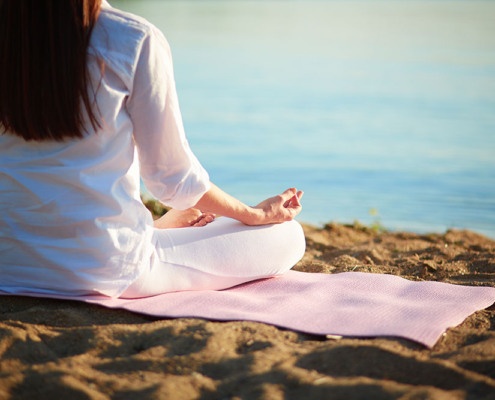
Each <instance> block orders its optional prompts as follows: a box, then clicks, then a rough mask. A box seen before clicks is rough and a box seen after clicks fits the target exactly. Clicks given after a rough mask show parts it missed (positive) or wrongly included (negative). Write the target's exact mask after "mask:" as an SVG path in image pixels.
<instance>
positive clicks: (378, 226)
mask: <svg viewBox="0 0 495 400" xmlns="http://www.w3.org/2000/svg"><path fill="white" fill-rule="evenodd" d="M369 214H370V215H371V216H372V217H375V220H374V221H373V222H372V223H371V224H370V229H371V230H372V231H373V232H375V233H384V232H386V231H387V229H386V228H385V227H384V226H383V225H382V223H381V222H380V217H379V212H378V210H377V209H376V208H374V207H372V208H370V210H369Z"/></svg>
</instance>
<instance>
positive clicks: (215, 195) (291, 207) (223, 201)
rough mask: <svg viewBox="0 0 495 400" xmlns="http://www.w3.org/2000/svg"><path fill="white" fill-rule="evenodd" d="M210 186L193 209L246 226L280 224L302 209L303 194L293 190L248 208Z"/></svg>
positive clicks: (215, 187) (214, 186)
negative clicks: (236, 221)
mask: <svg viewBox="0 0 495 400" xmlns="http://www.w3.org/2000/svg"><path fill="white" fill-rule="evenodd" d="M210 185H211V187H210V190H208V192H206V193H205V194H204V195H203V197H201V199H200V200H199V201H198V202H197V203H196V205H195V206H194V208H197V209H199V210H203V211H206V212H209V213H212V214H213V213H214V214H218V215H223V216H224V217H228V218H233V219H236V220H238V221H241V222H243V223H245V224H246V225H266V224H280V223H282V222H285V221H290V220H291V219H293V218H294V217H295V216H296V215H297V214H299V212H300V211H301V209H302V207H301V203H300V202H299V200H301V197H302V195H303V192H302V191H299V192H298V191H297V190H296V189H294V188H291V189H287V190H286V191H285V192H283V193H282V194H279V195H278V196H275V197H270V198H269V199H266V200H265V201H262V202H261V203H260V204H258V205H257V206H255V207H249V206H247V205H246V204H244V203H243V202H241V201H239V200H237V199H236V198H234V197H232V196H230V195H229V194H227V193H225V192H224V191H223V190H221V189H220V188H219V187H217V186H216V185H214V184H213V183H211V182H210ZM165 216H167V214H165Z"/></svg>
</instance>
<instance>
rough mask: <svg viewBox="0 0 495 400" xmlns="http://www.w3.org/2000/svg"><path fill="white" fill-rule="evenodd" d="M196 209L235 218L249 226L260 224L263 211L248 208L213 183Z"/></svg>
mask: <svg viewBox="0 0 495 400" xmlns="http://www.w3.org/2000/svg"><path fill="white" fill-rule="evenodd" d="M194 208H198V209H200V210H201V211H203V212H210V213H214V214H220V215H223V216H224V217H229V218H233V219H236V220H238V221H241V222H243V223H245V224H247V225H256V224H258V222H259V220H260V217H261V210H259V209H256V208H253V207H249V206H247V205H246V204H244V203H243V202H241V201H239V200H237V199H236V198H234V197H232V196H230V195H229V194H228V193H225V192H224V191H223V190H222V189H220V188H219V187H218V186H216V185H214V184H213V183H212V184H211V188H210V190H209V191H208V192H206V193H205V194H204V195H203V197H202V198H201V199H200V200H199V201H198V203H197V204H196V205H195V206H194Z"/></svg>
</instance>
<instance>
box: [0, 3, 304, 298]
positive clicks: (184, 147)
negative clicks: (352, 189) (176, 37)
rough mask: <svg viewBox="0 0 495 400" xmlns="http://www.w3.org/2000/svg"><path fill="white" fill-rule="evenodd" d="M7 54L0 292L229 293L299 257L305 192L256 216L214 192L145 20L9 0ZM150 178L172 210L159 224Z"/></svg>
mask: <svg viewBox="0 0 495 400" xmlns="http://www.w3.org/2000/svg"><path fill="white" fill-rule="evenodd" d="M0 54H1V57H2V59H1V62H0V129H1V130H0V133H1V135H0V290H3V291H7V292H10V293H23V292H39V293H52V294H62V295H63V294H70V295H84V294H94V293H100V294H104V295H107V296H112V297H119V296H120V297H126V298H129V297H131V298H132V297H144V296H151V295H156V294H160V293H166V292H170V291H177V290H199V289H223V288H227V287H231V286H234V285H237V284H240V283H243V282H247V281H250V280H253V279H258V278H264V277H269V276H276V275H280V274H283V273H285V272H286V271H287V270H289V269H290V268H291V267H292V266H293V265H294V264H295V263H296V262H297V261H298V260H299V259H300V258H301V257H302V255H303V253H304V235H303V233H302V229H301V227H300V225H299V224H298V223H297V222H295V221H293V220H292V219H293V218H294V216H295V215H297V214H298V213H299V211H300V210H301V205H300V202H299V200H300V199H301V196H302V192H297V191H296V190H295V189H288V190H287V191H285V192H284V193H282V194H281V195H279V196H275V197H272V198H269V199H267V200H265V201H263V202H261V203H260V204H258V205H257V206H256V207H248V206H246V205H245V204H243V203H242V202H240V201H238V200H236V199H235V198H233V197H231V196H229V195H227V194H226V193H224V192H223V191H221V190H220V189H219V188H218V187H216V186H215V185H213V184H212V183H210V181H209V177H208V174H207V173H206V171H205V170H204V169H203V167H202V166H201V165H200V163H199V162H198V160H197V159H196V157H195V156H194V155H193V153H192V152H191V150H190V148H189V145H188V143H187V140H186V138H185V135H184V130H183V125H182V120H181V115H180V111H179V105H178V100H177V95H176V90H175V83H174V78H173V70H172V59H171V55H170V50H169V46H168V44H167V42H166V40H165V38H164V37H163V35H162V34H161V32H160V31H158V30H157V29H156V28H155V27H154V26H152V25H151V24H150V23H149V22H147V21H145V20H143V19H141V18H139V17H136V16H134V15H131V14H127V13H124V12H122V11H119V10H116V9H114V8H112V7H110V5H109V4H108V3H107V2H106V1H103V2H102V1H101V0H64V1H61V2H53V1H52V0H36V1H35V0H16V1H5V0H3V1H0ZM140 175H141V177H142V179H143V181H144V183H145V185H146V187H147V188H148V190H149V191H150V192H151V193H152V194H153V195H154V196H155V197H156V198H157V199H158V200H160V201H161V202H162V203H163V204H165V205H168V206H170V207H173V210H171V211H170V212H169V213H167V214H166V215H165V216H164V217H162V218H161V219H159V220H158V221H156V222H155V223H153V221H152V218H151V215H150V213H149V212H148V211H147V210H146V209H145V207H144V206H143V204H142V202H141V200H140V193H139V189H140V181H139V176H140ZM214 214H220V215H223V217H222V218H218V219H215V220H214ZM205 225H206V226H205ZM174 228H184V229H174Z"/></svg>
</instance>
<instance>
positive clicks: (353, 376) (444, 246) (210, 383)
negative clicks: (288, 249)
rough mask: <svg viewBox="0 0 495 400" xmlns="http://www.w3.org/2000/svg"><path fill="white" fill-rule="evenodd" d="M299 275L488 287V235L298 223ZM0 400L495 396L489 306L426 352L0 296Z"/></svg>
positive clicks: (408, 345) (391, 343)
mask: <svg viewBox="0 0 495 400" xmlns="http://www.w3.org/2000/svg"><path fill="white" fill-rule="evenodd" d="M305 231H306V237H307V241H308V250H307V252H306V255H305V257H304V259H303V260H302V261H301V262H300V263H299V264H298V265H297V266H296V267H295V269H297V270H299V271H307V272H324V273H338V272H343V271H363V272H374V273H390V274H397V275H400V276H402V277H405V278H407V279H412V280H422V279H428V280H440V281H444V282H450V283H456V284H469V285H489V286H495V241H493V240H490V239H487V238H485V237H483V236H480V235H477V234H474V233H472V232H469V231H449V232H447V233H446V234H444V235H416V234H412V233H395V234H390V233H382V234H378V233H376V232H374V231H372V230H369V229H366V228H363V227H360V226H354V227H349V226H342V225H334V224H330V225H328V226H327V227H325V229H321V230H320V229H316V228H313V227H309V226H306V227H305ZM0 355H1V359H0V399H4V398H5V399H9V398H15V399H24V398H26V399H28V398H29V399H31V398H44V399H52V398H53V399H70V400H77V399H109V398H111V399H158V398H160V399H161V398H172V399H193V398H194V399H196V398H199V399H222V398H227V399H232V398H241V399H259V398H261V399H282V398H287V399H348V398H355V399H356V398H357V399H389V398H390V399H395V398H403V399H426V398H432V399H457V398H459V399H462V398H473V399H478V398H480V399H481V398H486V399H489V398H495V307H492V308H491V309H488V310H484V311H480V312H478V313H476V314H474V315H472V316H471V317H469V318H468V319H467V320H466V321H465V322H464V323H463V324H461V325H460V326H458V327H456V328H454V329H451V330H449V331H448V333H447V334H446V335H445V336H444V337H443V338H442V339H440V341H439V342H438V343H437V344H436V346H435V347H434V348H433V349H432V350H428V349H426V348H424V347H423V346H421V345H419V344H416V343H413V342H410V341H407V340H404V339H396V338H369V339H353V338H343V339H340V340H327V339H325V338H322V337H314V336H309V335H304V334H300V333H297V332H292V331H285V330H282V329H278V328H275V327H273V326H269V325H264V324H261V323H254V322H210V321H205V320H200V319H177V320H155V319H153V318H149V317H144V316H141V315H136V314H132V313H129V312H125V311H116V310H107V309H104V308H101V307H97V306H90V305H87V304H82V303H77V302H66V301H57V300H41V299H32V298H18V297H4V298H1V299H0Z"/></svg>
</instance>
